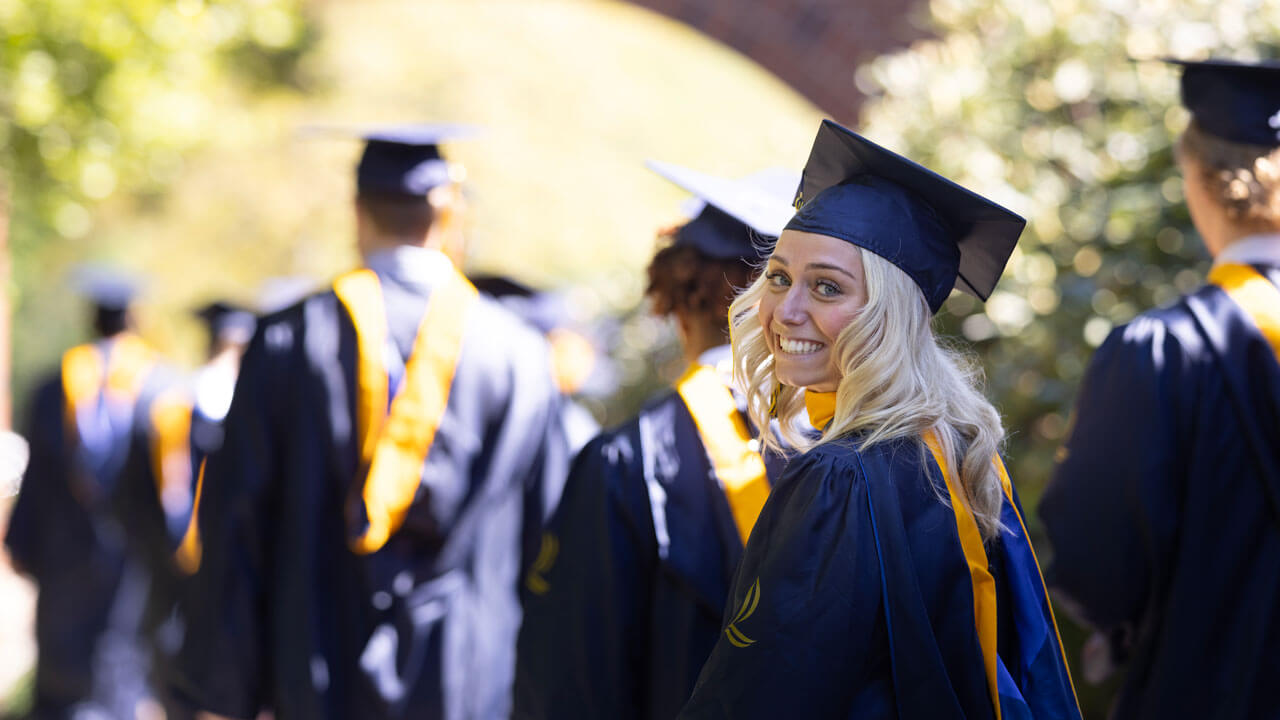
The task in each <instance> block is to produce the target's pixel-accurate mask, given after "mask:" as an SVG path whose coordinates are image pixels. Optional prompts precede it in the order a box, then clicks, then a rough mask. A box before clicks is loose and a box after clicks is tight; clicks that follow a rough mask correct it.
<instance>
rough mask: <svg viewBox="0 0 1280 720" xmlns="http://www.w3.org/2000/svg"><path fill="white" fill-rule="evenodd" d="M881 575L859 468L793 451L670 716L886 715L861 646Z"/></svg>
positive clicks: (876, 627) (870, 633) (878, 631)
mask: <svg viewBox="0 0 1280 720" xmlns="http://www.w3.org/2000/svg"><path fill="white" fill-rule="evenodd" d="M880 576H881V572H880V568H879V561H878V556H877V553H876V548H875V532H874V528H873V527H872V522H871V514H870V510H869V507H868V504H867V490H866V478H865V477H864V476H863V474H862V472H861V470H860V468H859V466H857V465H856V464H850V463H848V462H845V461H844V459H843V458H838V457H835V458H833V457H829V456H826V455H825V454H824V453H823V452H822V449H821V448H818V449H815V450H811V451H810V452H809V453H807V454H806V455H804V456H801V457H799V458H797V459H795V460H793V461H792V462H791V464H790V465H789V466H788V468H787V470H786V471H785V473H784V474H783V476H782V477H781V478H780V479H779V481H778V482H777V483H776V484H775V486H774V490H773V493H772V494H771V495H770V497H769V500H768V502H767V503H766V504H765V507H764V510H763V511H762V513H761V515H760V519H759V520H758V521H757V523H756V526H755V528H754V530H753V531H752V533H751V537H750V539H749V540H748V542H747V546H746V549H745V551H744V554H743V559H742V563H741V564H740V566H739V568H738V573H737V575H736V577H735V580H734V583H733V589H732V591H731V592H730V596H729V603H728V606H727V607H726V608H725V616H724V628H723V631H722V632H721V634H720V639H719V641H718V642H717V644H716V646H715V649H714V650H713V651H712V653H711V657H710V658H709V659H708V660H707V663H706V665H705V666H704V667H703V669H702V674H701V676H700V677H699V678H698V684H697V686H696V688H695V689H694V693H693V697H692V699H691V700H690V701H689V703H688V704H687V705H686V706H685V708H684V710H683V711H682V712H681V714H680V717H681V718H685V719H693V718H730V717H732V718H756V717H758V718H765V717H850V716H854V717H868V718H870V717H889V716H892V715H893V712H894V710H893V708H892V706H891V704H890V703H891V702H892V688H890V687H888V683H889V681H888V677H889V673H887V672H884V671H883V668H878V667H877V666H876V663H879V662H881V661H882V660H881V659H880V658H879V657H878V654H877V653H876V652H874V651H870V652H869V651H868V649H870V648H877V647H881V646H883V645H884V643H885V639H884V637H883V630H882V628H883V624H882V623H880V622H879V621H878V620H879V618H880V616H881V600H880V599H881V580H880ZM884 662H887V659H886V660H884ZM855 708H856V715H853V714H852V713H853V712H854V709H855Z"/></svg>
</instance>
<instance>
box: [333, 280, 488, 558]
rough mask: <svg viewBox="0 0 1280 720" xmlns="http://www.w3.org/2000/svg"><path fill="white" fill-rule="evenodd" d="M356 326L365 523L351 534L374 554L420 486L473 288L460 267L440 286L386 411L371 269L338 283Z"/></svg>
mask: <svg viewBox="0 0 1280 720" xmlns="http://www.w3.org/2000/svg"><path fill="white" fill-rule="evenodd" d="M334 291H335V292H336V293H337V295H338V299H339V300H340V301H341V302H342V304H343V305H344V306H345V307H346V309H347V312H348V313H350V315H351V319H352V322H353V323H354V325H355V329H356V345H357V357H358V360H357V363H356V429H357V437H358V438H359V447H360V460H361V467H362V468H368V473H367V475H366V477H365V481H364V490H363V498H364V506H365V512H366V514H367V517H368V523H369V524H368V527H367V528H366V529H365V531H364V533H363V534H361V535H360V536H359V537H357V538H354V539H352V540H351V549H352V550H353V551H354V552H356V553H359V554H362V555H363V554H369V553H373V552H376V551H377V550H378V549H379V548H381V547H382V546H383V545H384V544H386V542H387V540H388V539H389V538H390V537H391V535H392V534H394V533H395V532H396V531H397V530H399V529H400V526H401V525H403V524H404V520H405V517H406V516H407V515H408V512H409V506H410V505H411V504H412V503H413V499H414V496H415V495H416V494H417V491H418V488H419V486H420V485H421V484H422V466H423V463H425V462H426V458H427V453H428V452H429V451H430V450H431V444H432V442H433V441H434V440H435V435H436V430H437V429H438V428H439V426H440V420H441V418H442V417H443V416H444V412H445V407H446V405H447V404H448V402H449V388H450V386H451V385H452V384H453V376H454V372H455V370H456V369H457V365H458V357H459V356H460V354H461V351H462V335H463V331H464V329H465V328H466V321H467V316H468V311H469V310H470V308H471V305H472V303H473V301H474V300H475V299H476V297H477V293H476V289H475V287H474V286H472V285H471V283H470V282H468V281H467V279H466V278H465V277H463V276H462V275H461V274H460V273H459V272H457V270H454V269H452V268H450V272H449V274H448V275H447V277H446V278H445V279H444V281H443V282H442V283H440V285H439V286H438V287H436V288H435V289H434V290H433V291H432V293H431V297H430V299H429V300H428V303H427V311H426V313H425V314H424V315H423V318H422V322H421V324H420V325H419V326H418V335H417V338H416V339H415V340H414V345H413V352H412V353H411V354H410V355H409V361H408V362H407V363H405V370H404V378H403V380H402V381H401V383H400V389H399V391H398V392H397V393H396V395H395V397H394V398H393V399H392V400H391V410H390V412H389V413H388V412H387V396H388V380H387V372H386V367H385V365H384V362H383V355H382V353H383V349H384V348H385V347H386V341H387V340H386V339H387V322H386V311H385V308H384V307H383V303H382V287H381V285H380V284H379V282H378V276H377V275H376V274H374V273H373V271H371V270H363V269H362V270H356V271H353V272H350V273H347V274H346V275H343V276H342V277H340V278H338V280H337V281H336V282H335V283H334Z"/></svg>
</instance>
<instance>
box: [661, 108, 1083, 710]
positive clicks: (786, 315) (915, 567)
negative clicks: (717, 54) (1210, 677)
mask: <svg viewBox="0 0 1280 720" xmlns="http://www.w3.org/2000/svg"><path fill="white" fill-rule="evenodd" d="M803 177H804V179H803V181H802V184H801V186H800V190H799V192H798V193H797V195H796V204H797V206H798V210H797V212H796V214H795V216H794V217H793V218H792V219H791V221H790V222H789V223H787V227H786V229H785V230H783V232H782V235H781V236H780V237H779V238H778V242H777V244H776V245H775V246H774V248H773V251H772V253H771V255H770V256H769V259H768V264H767V265H766V266H765V268H764V271H763V273H762V275H761V277H760V279H759V280H757V281H756V282H755V283H752V285H751V287H750V288H748V289H747V290H746V291H745V292H743V294H742V295H740V296H739V297H738V298H737V299H736V300H735V301H734V303H733V306H732V308H731V309H730V318H731V323H732V336H733V355H734V370H735V372H736V373H737V376H738V379H739V381H740V382H742V383H743V385H744V386H745V387H746V388H747V389H748V390H747V393H748V398H749V401H750V409H751V416H752V418H753V419H754V420H755V421H756V423H757V424H761V423H765V422H767V421H768V419H769V417H770V415H772V414H776V416H777V418H778V420H779V423H780V427H781V431H782V435H783V436H784V437H785V438H787V439H788V440H790V441H791V443H792V444H793V445H794V446H795V447H797V448H800V449H801V450H802V453H801V454H799V455H798V456H796V457H793V458H792V459H791V460H790V462H789V463H788V465H787V468H786V470H785V472H784V473H783V474H782V477H781V478H780V479H779V480H778V481H777V483H776V484H775V486H774V491H773V493H772V495H770V497H769V500H768V502H767V503H766V504H765V507H764V510H763V511H762V512H761V513H760V518H759V520H758V521H757V522H756V526H755V529H754V530H753V531H752V533H751V539H750V540H749V541H748V542H747V546H746V549H745V551H744V552H743V557H742V562H741V564H740V565H739V566H738V570H737V574H736V575H735V577H734V580H733V584H732V589H731V591H730V594H729V598H730V600H729V603H728V605H727V607H726V615H725V618H724V626H723V631H722V633H721V635H720V638H719V641H718V642H717V644H716V646H715V650H713V651H712V653H711V658H710V659H709V660H708V661H707V664H706V666H705V667H704V668H703V670H702V674H701V676H700V677H699V678H698V684H697V687H696V688H695V689H694V692H693V698H692V699H691V700H690V701H689V704H688V705H687V706H686V707H685V708H684V710H683V711H682V712H681V714H680V717H682V718H728V717H733V718H771V717H797V718H800V717H803V718H896V719H898V720H924V719H926V718H927V719H928V720H941V719H945V718H957V719H960V718H967V719H968V720H975V719H977V718H1036V719H1038V720H1047V719H1049V718H1079V717H1080V711H1079V709H1078V708H1077V706H1076V701H1075V696H1074V692H1073V690H1072V687H1071V684H1070V679H1069V678H1068V675H1067V667H1066V664H1065V662H1064V660H1063V656H1062V652H1061V647H1060V645H1059V641H1058V637H1057V632H1056V627H1055V625H1054V621H1053V616H1052V614H1051V611H1050V609H1049V604H1048V598H1047V597H1046V593H1045V590H1044V586H1043V584H1042V582H1041V579H1040V572H1039V569H1038V568H1037V566H1036V563H1035V559H1034V556H1033V554H1032V550H1031V545H1030V542H1029V540H1028V539H1027V536H1026V530H1025V528H1024V526H1023V523H1022V517H1021V512H1020V510H1019V508H1018V504H1017V500H1016V497H1015V494H1014V491H1013V486H1012V485H1011V484H1010V482H1009V479H1008V476H1007V475H1006V474H1005V472H1004V466H1003V464H1002V462H1001V460H1000V457H999V455H998V449H999V446H1000V442H1001V440H1002V439H1003V436H1004V430H1003V428H1002V427H1001V425H1000V417H999V415H998V414H997V413H996V411H995V408H993V407H992V406H991V403H990V402H988V401H987V400H986V398H984V397H983V396H982V393H981V392H980V391H979V389H978V378H977V375H978V371H977V369H976V368H974V367H973V366H972V365H971V364H970V363H969V362H968V361H967V360H965V359H964V358H962V357H960V356H957V355H956V354H955V353H953V352H950V351H948V350H946V349H944V348H943V347H942V346H941V345H939V343H938V340H937V339H936V337H935V336H934V333H933V330H932V328H931V326H930V322H931V319H932V315H933V314H934V313H936V312H937V311H938V309H939V308H940V307H941V305H942V303H943V301H944V300H946V298H947V296H948V295H949V294H950V292H951V290H952V288H953V287H956V288H959V289H961V290H964V291H967V292H969V293H971V294H974V295H976V296H977V297H979V298H985V297H987V296H988V295H989V294H990V292H991V290H992V288H993V287H994V286H995V284H996V281H997V279H999V277H1000V272H1001V270H1002V269H1003V268H1004V264H1005V262H1006V261H1007V259H1008V257H1009V254H1010V253H1011V252H1012V251H1013V248H1014V244H1015V243H1016V242H1017V239H1018V236H1019V234H1020V233H1021V232H1022V228H1023V225H1024V221H1023V220H1022V218H1020V217H1018V216H1017V215H1014V214H1013V213H1011V212H1009V211H1008V210H1005V209H1004V208H1002V207H1000V206H998V205H996V204H995V203H992V202H991V201H989V200H987V199H985V198H982V197H980V196H978V195H975V194H973V193H971V192H969V191H968V190H966V189H964V188H962V187H960V186H959V185H956V184H954V183H952V182H950V181H949V180H947V179H945V178H943V177H941V176H939V175H937V174H935V173H933V172H931V171H929V170H928V169H926V168H923V167H921V166H919V165H917V164H915V163H913V162H911V161H910V160H908V159H906V158H904V157H901V156H899V155H896V154H894V153H892V152H889V151H888V150H885V149H884V148H881V147H880V146H878V145H875V144H874V143H872V142H870V141H868V140H866V139H865V138H862V137H861V136H859V135H856V134H854V133H852V132H850V131H849V130H847V129H845V128H843V127H841V126H839V125H837V124H835V123H833V122H831V121H829V120H828V121H824V123H823V124H822V126H821V128H820V129H819V131H818V136H817V139H816V140H815V141H814V146H813V151H812V153H811V154H810V156H809V161H808V163H807V164H806V165H805V169H804V176H803ZM806 414H807V416H808V418H809V420H810V422H811V424H812V426H813V427H815V428H820V429H821V433H822V434H821V437H820V438H818V439H817V440H814V439H813V438H811V437H809V436H807V435H805V434H804V433H801V432H797V431H796V422H797V420H798V419H800V418H801V417H803V416H805V415H806ZM765 440H766V441H767V442H773V439H772V436H769V435H766V436H765Z"/></svg>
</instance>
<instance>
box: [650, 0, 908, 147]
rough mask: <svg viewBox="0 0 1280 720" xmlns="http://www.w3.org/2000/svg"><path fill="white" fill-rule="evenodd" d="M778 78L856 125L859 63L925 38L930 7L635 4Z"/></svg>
mask: <svg viewBox="0 0 1280 720" xmlns="http://www.w3.org/2000/svg"><path fill="white" fill-rule="evenodd" d="M631 1H632V2H634V3H635V4H637V5H640V6H642V7H647V8H649V9H651V10H654V11H656V12H659V13H662V14H663V15H666V16H668V17H670V18H673V19H676V20H680V21H682V22H685V23H687V24H689V25H690V26H692V27H694V28H697V29H698V30H701V31H702V32H704V33H706V34H707V35H710V36H711V37H713V38H715V39H717V40H719V41H721V42H723V43H725V44H727V45H729V46H730V47H733V48H735V49H737V50H738V51H739V52H741V53H743V54H744V55H746V56H748V57H750V58H752V59H753V60H755V61H756V62H758V63H760V64H761V65H762V66H764V67H765V68H767V69H768V70H770V71H771V72H773V73H774V74H775V75H777V76H778V77H779V78H781V79H782V80H783V81H784V82H786V83H787V84H789V85H791V86H792V87H793V88H795V89H796V90H797V91H798V92H800V93H801V94H802V95H804V96H805V97H807V98H809V99H810V100H811V101H812V102H813V103H814V104H815V105H817V106H818V107H820V108H822V110H824V111H825V112H827V113H828V114H830V115H831V116H832V117H833V118H835V119H836V120H839V121H841V122H847V123H855V122H856V121H857V112H858V107H859V105H860V104H861V102H862V99H863V98H862V95H861V93H859V92H858V88H857V86H856V85H855V84H854V73H855V71H856V70H857V67H858V63H860V62H862V61H865V60H868V59H870V58H873V57H875V56H876V55H878V54H880V53H882V52H885V51H888V50H893V49H896V48H901V47H905V46H906V45H907V44H909V43H910V42H911V41H912V40H915V39H917V38H920V37H922V35H923V33H922V31H921V30H920V29H919V28H918V27H917V26H916V25H917V23H913V22H912V17H913V16H915V15H919V14H921V13H923V12H924V11H925V10H926V9H927V8H925V7H924V3H925V2H926V0H631Z"/></svg>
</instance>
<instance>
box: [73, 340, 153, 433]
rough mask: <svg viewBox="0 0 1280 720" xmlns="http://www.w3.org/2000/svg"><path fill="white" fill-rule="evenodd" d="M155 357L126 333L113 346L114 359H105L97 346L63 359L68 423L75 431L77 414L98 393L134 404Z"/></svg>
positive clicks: (78, 349)
mask: <svg viewBox="0 0 1280 720" xmlns="http://www.w3.org/2000/svg"><path fill="white" fill-rule="evenodd" d="M154 364H155V355H154V353H152V351H151V348H149V347H147V345H146V343H144V342H143V341H142V339H141V338H139V337H138V336H136V335H134V334H132V333H125V334H123V335H121V336H120V337H119V338H117V339H116V340H115V341H114V342H112V343H111V356H110V357H109V358H103V356H102V351H101V350H99V349H98V347H97V346H96V345H93V344H86V345H77V346H76V347H73V348H71V349H70V350H68V351H67V352H66V353H65V354H63V356H62V393H63V397H65V398H66V410H65V411H66V421H67V423H68V426H69V427H70V428H71V429H72V430H73V431H74V430H75V428H76V415H77V414H78V413H79V411H80V410H82V409H84V407H85V406H86V405H87V404H88V403H91V402H96V401H97V398H98V393H100V392H101V393H104V394H105V395H107V396H108V398H109V399H112V400H116V401H120V402H126V403H132V402H134V401H135V400H137V398H138V394H139V393H141V392H142V384H143V382H144V381H145V380H146V378H147V372H148V371H150V370H151V367H152V366H153V365H154Z"/></svg>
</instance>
